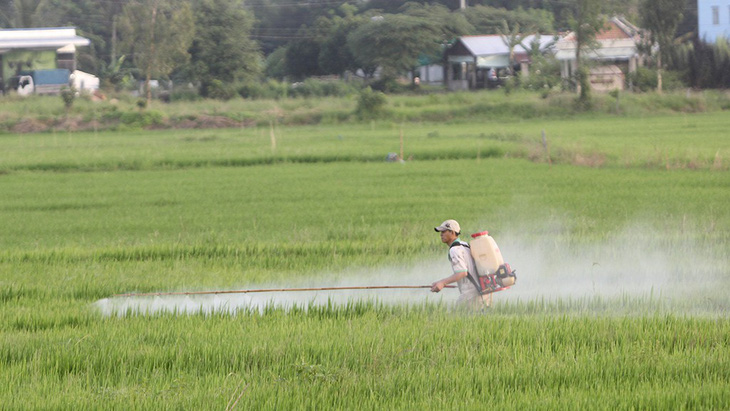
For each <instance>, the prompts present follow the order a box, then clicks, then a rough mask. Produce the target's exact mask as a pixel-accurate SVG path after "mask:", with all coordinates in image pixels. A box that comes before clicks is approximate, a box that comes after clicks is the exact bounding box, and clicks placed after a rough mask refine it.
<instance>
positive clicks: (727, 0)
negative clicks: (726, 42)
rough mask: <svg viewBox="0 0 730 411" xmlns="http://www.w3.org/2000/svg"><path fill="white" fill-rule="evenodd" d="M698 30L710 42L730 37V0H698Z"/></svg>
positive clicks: (702, 37) (701, 37) (700, 35)
mask: <svg viewBox="0 0 730 411" xmlns="http://www.w3.org/2000/svg"><path fill="white" fill-rule="evenodd" d="M697 31H698V34H699V37H700V39H701V40H705V41H707V42H709V43H714V42H716V41H717V38H718V37H724V38H726V39H730V0H697Z"/></svg>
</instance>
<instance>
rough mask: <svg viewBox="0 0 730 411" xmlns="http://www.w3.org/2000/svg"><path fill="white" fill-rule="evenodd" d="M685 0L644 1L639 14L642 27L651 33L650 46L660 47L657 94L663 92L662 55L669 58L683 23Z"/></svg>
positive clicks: (657, 63) (657, 57) (657, 62)
mask: <svg viewBox="0 0 730 411" xmlns="http://www.w3.org/2000/svg"><path fill="white" fill-rule="evenodd" d="M684 4H685V0H642V2H641V7H640V9H639V12H640V14H641V22H642V26H643V27H644V28H646V29H648V30H649V31H650V35H649V42H650V44H652V45H654V44H656V45H658V46H659V52H658V53H657V55H656V66H657V70H656V71H657V73H656V75H657V92H658V93H660V94H661V92H662V55H664V56H667V55H668V53H669V49H670V48H671V47H672V43H673V40H674V34H675V33H676V31H677V26H678V25H679V22H680V21H682V9H683V7H684Z"/></svg>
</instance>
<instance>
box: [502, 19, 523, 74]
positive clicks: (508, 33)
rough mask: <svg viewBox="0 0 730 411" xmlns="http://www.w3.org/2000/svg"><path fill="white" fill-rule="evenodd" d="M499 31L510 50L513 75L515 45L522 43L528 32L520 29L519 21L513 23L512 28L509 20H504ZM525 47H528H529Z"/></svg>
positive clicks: (510, 64)
mask: <svg viewBox="0 0 730 411" xmlns="http://www.w3.org/2000/svg"><path fill="white" fill-rule="evenodd" d="M528 31H529V29H528ZM498 33H499V35H500V37H502V42H503V43H504V45H505V46H507V49H508V50H509V74H510V75H511V76H512V75H514V74H515V47H517V46H519V45H522V41H524V40H525V37H527V34H525V33H522V32H521V31H520V25H519V23H515V24H513V25H512V27H511V28H510V26H509V24H507V20H503V21H502V28H501V29H499V30H498ZM523 47H524V46H523ZM524 48H525V49H527V47H524Z"/></svg>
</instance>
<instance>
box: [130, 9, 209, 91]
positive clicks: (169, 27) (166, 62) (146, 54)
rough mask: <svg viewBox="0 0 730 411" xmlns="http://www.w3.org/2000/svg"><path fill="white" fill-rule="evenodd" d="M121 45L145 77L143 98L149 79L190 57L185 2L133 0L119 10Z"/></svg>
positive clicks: (191, 29) (189, 22) (191, 26)
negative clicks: (120, 15)
mask: <svg viewBox="0 0 730 411" xmlns="http://www.w3.org/2000/svg"><path fill="white" fill-rule="evenodd" d="M119 29H120V35H121V45H122V48H123V49H124V50H126V53H127V54H128V55H130V56H132V60H133V62H134V64H135V66H136V67H137V68H138V69H139V70H141V72H142V73H143V75H144V78H145V91H146V94H147V102H148V103H149V101H150V100H151V99H152V92H151V90H150V80H151V79H152V77H153V76H154V77H157V76H161V77H166V76H168V75H169V74H170V73H171V72H172V71H173V70H174V69H175V68H177V67H180V66H182V65H183V64H185V63H187V61H188V60H189V58H190V54H189V53H188V49H189V48H190V46H191V43H192V40H193V35H194V32H195V25H194V23H193V13H192V10H191V8H190V5H189V3H187V2H183V1H182V0H134V1H131V2H130V3H128V4H127V5H126V6H125V7H124V10H123V12H122V17H121V19H120V24H119Z"/></svg>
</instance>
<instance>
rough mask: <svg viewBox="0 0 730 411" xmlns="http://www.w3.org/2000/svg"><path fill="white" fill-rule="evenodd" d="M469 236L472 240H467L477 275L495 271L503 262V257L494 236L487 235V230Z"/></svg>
mask: <svg viewBox="0 0 730 411" xmlns="http://www.w3.org/2000/svg"><path fill="white" fill-rule="evenodd" d="M471 237H472V238H473V240H471V241H470V242H469V247H470V248H471V256H472V257H474V262H475V263H476V266H477V273H479V275H490V274H494V273H496V272H497V269H499V266H500V265H502V264H504V258H502V253H501V252H499V247H498V246H497V243H496V242H495V241H494V238H492V236H490V235H489V231H482V232H481V233H476V234H472V235H471Z"/></svg>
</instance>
